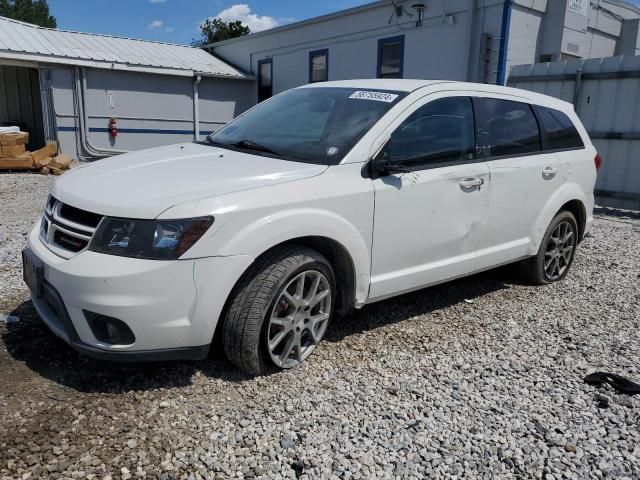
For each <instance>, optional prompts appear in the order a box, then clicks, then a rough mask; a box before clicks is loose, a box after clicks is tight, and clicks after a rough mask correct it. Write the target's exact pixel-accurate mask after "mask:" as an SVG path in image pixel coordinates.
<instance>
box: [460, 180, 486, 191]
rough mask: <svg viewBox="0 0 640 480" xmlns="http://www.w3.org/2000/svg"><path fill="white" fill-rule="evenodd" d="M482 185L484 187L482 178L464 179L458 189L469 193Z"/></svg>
mask: <svg viewBox="0 0 640 480" xmlns="http://www.w3.org/2000/svg"><path fill="white" fill-rule="evenodd" d="M482 185H484V179H483V178H465V179H464V180H462V181H460V188H461V189H462V190H464V191H471V190H472V189H474V188H475V187H478V189H479V188H480V187H481V186H482Z"/></svg>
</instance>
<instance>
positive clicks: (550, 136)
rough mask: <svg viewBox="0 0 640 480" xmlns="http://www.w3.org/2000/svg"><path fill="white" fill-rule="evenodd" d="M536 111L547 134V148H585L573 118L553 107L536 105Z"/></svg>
mask: <svg viewBox="0 0 640 480" xmlns="http://www.w3.org/2000/svg"><path fill="white" fill-rule="evenodd" d="M535 108H536V113H537V114H538V118H539V119H540V125H541V127H542V130H543V132H544V134H545V137H546V138H545V150H562V149H567V148H583V147H584V142H583V141H582V138H581V137H580V134H579V133H578V130H577V129H576V127H575V125H574V124H573V122H572V121H571V119H570V118H569V117H568V116H567V115H566V114H565V113H563V112H561V111H559V110H555V109H553V108H547V107H540V106H536V107H535Z"/></svg>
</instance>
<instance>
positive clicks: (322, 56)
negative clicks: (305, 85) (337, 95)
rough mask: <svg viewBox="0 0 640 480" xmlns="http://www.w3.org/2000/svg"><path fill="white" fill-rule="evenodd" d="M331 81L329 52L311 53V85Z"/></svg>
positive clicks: (318, 51)
mask: <svg viewBox="0 0 640 480" xmlns="http://www.w3.org/2000/svg"><path fill="white" fill-rule="evenodd" d="M328 79H329V51H328V50H317V51H315V52H311V53H309V83H314V82H326V81H327V80H328Z"/></svg>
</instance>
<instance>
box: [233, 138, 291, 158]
mask: <svg viewBox="0 0 640 480" xmlns="http://www.w3.org/2000/svg"><path fill="white" fill-rule="evenodd" d="M227 145H229V146H230V147H236V148H244V149H246V150H256V151H258V152H264V153H271V154H272V155H279V156H283V155H282V154H281V153H280V152H276V151H275V150H272V149H271V148H269V147H265V146H264V145H260V144H259V143H256V142H254V141H252V140H248V139H243V140H238V141H237V142H234V143H228V144H227Z"/></svg>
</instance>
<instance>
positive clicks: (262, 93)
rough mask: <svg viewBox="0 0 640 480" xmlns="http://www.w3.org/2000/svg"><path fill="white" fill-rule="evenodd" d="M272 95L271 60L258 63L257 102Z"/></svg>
mask: <svg viewBox="0 0 640 480" xmlns="http://www.w3.org/2000/svg"><path fill="white" fill-rule="evenodd" d="M272 95H273V59H272V58H267V59H265V60H259V61H258V102H262V101H263V100H266V99H267V98H271V96H272Z"/></svg>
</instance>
